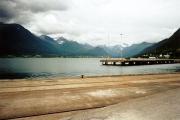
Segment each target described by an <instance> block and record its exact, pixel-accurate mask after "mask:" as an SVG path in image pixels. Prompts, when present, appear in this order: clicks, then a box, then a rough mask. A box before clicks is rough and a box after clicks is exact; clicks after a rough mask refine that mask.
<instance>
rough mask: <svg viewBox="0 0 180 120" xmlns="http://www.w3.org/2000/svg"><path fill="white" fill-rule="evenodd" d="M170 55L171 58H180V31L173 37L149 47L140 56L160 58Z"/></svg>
mask: <svg viewBox="0 0 180 120" xmlns="http://www.w3.org/2000/svg"><path fill="white" fill-rule="evenodd" d="M161 54H162V55H166V54H169V55H170V56H171V58H180V29H178V30H177V31H176V32H175V33H174V34H173V35H172V36H171V37H169V38H167V39H164V40H162V41H160V42H158V43H156V44H154V45H152V46H150V47H147V48H146V49H144V50H143V51H142V52H140V54H139V55H141V56H142V55H148V56H159V55H161Z"/></svg>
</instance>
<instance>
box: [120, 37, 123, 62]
mask: <svg viewBox="0 0 180 120" xmlns="http://www.w3.org/2000/svg"><path fill="white" fill-rule="evenodd" d="M120 36H121V42H122V36H123V34H122V33H121V34H120ZM121 59H123V58H122V46H121Z"/></svg>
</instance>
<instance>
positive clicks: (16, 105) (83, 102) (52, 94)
mask: <svg viewBox="0 0 180 120" xmlns="http://www.w3.org/2000/svg"><path fill="white" fill-rule="evenodd" d="M177 88H180V73H176V74H155V75H136V76H116V77H93V78H83V79H78V78H74V79H56V80H13V81H12V80H2V81H0V119H10V118H19V117H27V118H21V119H27V120H28V119H43V120H44V119H52V120H53V119H54V120H59V119H66V118H68V117H71V118H72V116H74V115H78V113H84V111H89V110H86V109H94V108H99V107H105V106H109V105H113V104H117V103H124V102H126V101H129V100H131V99H135V98H139V97H145V96H149V95H153V94H155V93H156V94H157V93H160V92H162V93H163V92H165V91H167V90H177ZM115 106H116V105H115ZM118 108H119V107H118ZM101 109H102V108H101ZM101 109H100V112H101ZM78 110H81V111H80V112H79V111H78ZM97 110H99V109H97ZM109 110H110V111H111V109H109ZM112 110H113V108H112ZM67 111H74V112H67ZM90 111H91V110H90ZM55 113H56V114H55ZM88 114H89V113H88ZM103 114H104V113H103ZM40 115H41V116H40ZM28 116H29V117H28ZM32 116H33V117H32ZM75 118H78V117H74V119H75ZM67 120H68V119H67ZM82 120H86V119H85V118H84V119H82ZM88 120H90V117H89V118H88ZM92 120H101V119H92ZM102 120H104V119H102ZM107 120H108V119H107Z"/></svg>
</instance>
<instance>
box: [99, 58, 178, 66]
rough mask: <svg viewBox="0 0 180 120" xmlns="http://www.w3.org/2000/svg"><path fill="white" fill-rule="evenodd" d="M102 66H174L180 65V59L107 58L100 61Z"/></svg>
mask: <svg viewBox="0 0 180 120" xmlns="http://www.w3.org/2000/svg"><path fill="white" fill-rule="evenodd" d="M100 62H102V65H121V66H131V65H152V64H173V63H180V59H150V58H130V59H125V58H107V59H103V60H100Z"/></svg>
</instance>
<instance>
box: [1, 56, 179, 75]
mask: <svg viewBox="0 0 180 120" xmlns="http://www.w3.org/2000/svg"><path fill="white" fill-rule="evenodd" d="M99 60H100V58H1V59H0V78H24V77H28V78H34V77H72V76H80V75H82V74H83V75H87V76H95V75H124V74H147V73H167V72H179V71H180V64H164V65H144V66H103V65H101V63H100V61H99Z"/></svg>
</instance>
